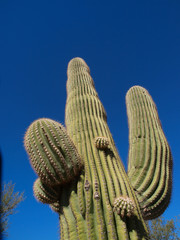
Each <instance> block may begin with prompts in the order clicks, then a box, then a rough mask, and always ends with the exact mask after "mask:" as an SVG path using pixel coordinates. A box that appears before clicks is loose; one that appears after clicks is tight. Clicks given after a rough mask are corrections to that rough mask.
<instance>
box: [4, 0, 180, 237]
mask: <svg viewBox="0 0 180 240" xmlns="http://www.w3.org/2000/svg"><path fill="white" fill-rule="evenodd" d="M0 36H1V37H0V87H1V92H0V97H1V108H0V109H1V118H0V123H1V124H0V125H1V134H0V138H1V139H0V140H1V143H0V144H1V151H2V156H3V181H4V182H9V181H11V180H12V182H13V183H16V187H15V190H16V191H20V192H22V191H24V192H25V196H26V199H25V201H24V202H22V203H21V204H20V205H19V207H18V209H17V210H18V213H17V214H16V215H13V216H12V217H11V218H10V222H11V225H10V229H9V237H8V240H24V239H25V240H32V239H34V240H36V239H43V240H49V239H54V240H55V239H58V235H59V226H58V225H59V223H58V216H57V215H56V214H55V213H53V212H52V211H51V210H50V208H49V207H48V206H46V205H42V204H41V203H38V202H37V201H36V200H35V199H34V197H33V192H32V185H33V182H34V181H35V179H36V175H35V173H34V172H33V170H32V169H31V166H30V164H29V161H28V157H27V155H26V153H25V150H24V148H23V136H24V133H25V131H26V129H27V127H28V126H29V124H30V123H31V122H32V121H33V120H35V119H37V118H41V117H48V118H52V119H54V120H58V121H60V122H61V123H64V109H65V102H66V78H67V77H66V70H67V64H68V62H69V61H70V59H71V58H73V57H77V56H78V57H82V58H84V60H85V61H86V62H87V64H88V65H89V67H90V69H91V74H92V77H93V79H94V81H95V86H96V89H97V91H98V93H99V96H100V99H101V100H102V102H103V104H104V107H105V109H106V111H107V115H108V123H109V126H110V129H111V132H112V134H113V136H114V140H115V142H116V145H117V147H118V150H119V153H120V155H121V158H122V160H123V162H124V164H125V165H126V162H127V155H128V126H127V117H126V108H125V94H126V92H127V90H128V89H129V88H130V87H131V86H133V85H141V86H143V87H145V88H146V89H147V90H148V91H149V92H150V94H151V95H152V97H153V99H154V101H155V102H156V105H157V107H158V112H159V116H160V119H161V122H162V125H163V129H164V132H165V134H166V136H167V139H168V141H169V143H170V146H171V149H172V153H173V157H174V175H173V179H174V185H173V195H172V201H171V204H170V205H169V208H168V209H167V210H166V212H165V214H164V216H165V217H166V218H168V219H170V218H172V217H174V216H177V215H178V214H180V204H179V200H180V177H179V174H180V161H179V156H180V141H179V136H180V2H179V1H178V0H169V1H166V0H156V1H155V0H147V1H129V0H127V1H119V0H117V1H111V2H110V1H94V0H91V1H89V0H88V1H78V0H76V1H65V0H63V1H56V0H54V1H50V0H49V1H47V0H43V1H41V0H36V1H35V0H31V1H24V0H16V1H12V0H11V1H10V0H1V1H0Z"/></svg>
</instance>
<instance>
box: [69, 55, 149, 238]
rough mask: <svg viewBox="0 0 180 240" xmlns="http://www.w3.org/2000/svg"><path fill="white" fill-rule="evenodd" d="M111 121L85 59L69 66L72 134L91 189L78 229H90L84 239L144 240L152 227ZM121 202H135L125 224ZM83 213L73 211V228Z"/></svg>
mask: <svg viewBox="0 0 180 240" xmlns="http://www.w3.org/2000/svg"><path fill="white" fill-rule="evenodd" d="M106 119H107V117H106V112H105V110H104V108H103V106H102V103H101V102H100V100H99V98H98V94H97V92H96V90H95V88H94V83H93V80H92V78H91V76H90V72H89V68H88V66H87V65H86V63H85V62H84V61H83V60H82V59H73V60H72V61H71V62H70V63H69V66H68V81H67V103H66V128H67V132H68V133H69V135H70V136H71V138H72V139H73V141H74V143H75V145H76V146H77V148H78V151H79V152H80V155H81V156H82V159H83V160H84V166H85V168H84V172H85V174H84V175H85V177H84V184H87V183H88V184H89V187H88V189H85V190H84V189H82V190H81V191H83V190H84V207H85V216H84V218H82V220H81V221H82V222H80V221H79V222H77V223H76V225H77V228H78V225H80V226H84V229H83V232H86V233H87V234H86V238H84V239H138V235H139V237H141V238H142V239H143V237H144V238H145V235H146V226H145V223H144V222H143V219H142V216H141V213H140V209H139V206H138V203H137V199H136V197H135V194H134V191H133V189H132V187H131V185H130V183H129V179H128V177H127V174H126V172H125V170H124V166H123V165H122V162H121V160H120V158H119V155H118V153H117V150H116V147H115V144H114V141H113V138H112V136H111V133H110V131H109V128H108V125H107V121H106ZM98 138H106V139H107V141H108V143H109V144H108V146H107V147H105V148H101V147H99V146H97V144H96V143H95V142H96V139H98ZM100 141H101V139H100ZM99 145H101V144H99ZM84 184H81V187H82V188H83V185H84ZM120 196H125V197H128V198H130V199H132V200H133V203H134V205H135V208H134V213H133V215H132V216H131V217H128V216H125V217H124V218H121V217H120V215H118V213H117V211H114V210H113V209H114V202H115V199H116V198H118V197H120ZM80 197H81V196H80ZM76 198H77V199H78V201H79V200H80V201H81V199H80V198H79V194H78V192H77V195H76V194H75V193H74V199H72V201H77V199H76ZM77 209H78V208H77ZM77 209H76V212H75V213H74V212H73V209H72V208H71V207H70V208H69V211H72V214H73V215H74V219H72V222H75V219H76V214H79V215H81V211H80V207H79V209H78V210H77ZM77 212H78V213H77ZM78 238H79V237H78V233H77V239H78ZM82 239H83V238H82Z"/></svg>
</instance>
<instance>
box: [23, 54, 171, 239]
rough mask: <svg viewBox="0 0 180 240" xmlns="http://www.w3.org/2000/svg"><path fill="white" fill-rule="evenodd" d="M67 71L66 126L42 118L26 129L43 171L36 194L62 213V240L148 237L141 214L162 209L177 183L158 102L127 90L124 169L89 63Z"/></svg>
mask: <svg viewBox="0 0 180 240" xmlns="http://www.w3.org/2000/svg"><path fill="white" fill-rule="evenodd" d="M67 75H68V80H67V103H66V111H65V112H66V113H65V123H66V129H65V128H64V127H63V126H62V125H61V124H60V123H58V122H55V121H53V120H50V119H44V118H43V119H39V120H36V121H35V122H33V123H32V124H31V125H30V127H29V128H28V130H27V132H26V135H25V148H26V150H27V152H28V154H29V157H30V160H31V164H32V166H33V168H34V169H35V171H36V172H37V174H38V175H39V178H38V179H37V180H36V181H35V184H34V194H35V197H36V198H37V199H38V200H39V201H41V202H43V203H47V204H50V206H51V208H52V209H53V210H54V211H56V212H57V213H58V214H59V218H60V229H61V239H64V240H67V239H70V240H76V239H77V240H78V239H80V240H85V239H87V240H90V239H92V240H94V239H98V240H99V239H104V240H106V239H109V240H113V239H121V240H124V239H133V240H135V239H148V232H147V228H146V224H145V222H144V220H147V219H153V218H156V217H157V216H159V215H161V214H162V213H163V212H164V210H165V209H166V207H167V206H168V204H169V201H170V196H171V185H172V157H171V151H170V148H169V145H168V143H167V140H166V138H165V136H164V133H163V130H162V127H161V123H160V120H159V117H158V113H157V109H156V106H155V104H154V102H153V100H152V98H151V96H150V95H149V93H148V92H147V90H145V89H144V88H142V87H139V86H135V87H132V88H131V89H130V90H129V91H128V93H127V95H126V104H127V114H128V123H129V161H128V171H127V173H126V172H125V169H124V166H123V164H122V162H121V160H120V157H119V155H118V152H117V150H116V147H115V144H114V141H113V138H112V136H111V133H110V130H109V128H108V125H107V117H106V112H105V110H104V107H103V105H102V103H101V102H100V100H99V98H98V94H97V92H96V90H95V88H94V82H93V80H92V78H91V76H90V70H89V68H88V66H87V64H86V63H85V61H84V60H83V59H81V58H74V59H72V60H71V61H70V62H69V65H68V71H67Z"/></svg>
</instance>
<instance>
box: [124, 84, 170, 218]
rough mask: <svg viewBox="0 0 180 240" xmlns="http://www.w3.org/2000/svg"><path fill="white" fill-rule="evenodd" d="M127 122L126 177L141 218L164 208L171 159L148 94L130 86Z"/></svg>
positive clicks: (127, 101)
mask: <svg viewBox="0 0 180 240" xmlns="http://www.w3.org/2000/svg"><path fill="white" fill-rule="evenodd" d="M126 105H127V113H128V119H129V144H130V146H129V164H128V176H129V179H130V181H131V184H132V186H133V188H134V190H135V192H136V195H137V197H138V200H139V202H140V206H141V209H142V214H143V217H144V219H153V218H156V217H158V216H159V215H161V214H162V213H163V212H164V210H165V209H166V208H167V206H168V204H169V201H170V197H171V189H172V156H171V151H170V147H169V145H168V142H167V140H166V138H165V136H164V133H163V130H162V127H161V123H160V120H159V117H158V113H157V109H156V106H155V104H154V102H153V100H152V98H151V96H150V95H149V93H148V91H147V90H146V89H144V88H142V87H140V86H135V87H132V88H131V89H130V90H129V91H128V93H127V95H126Z"/></svg>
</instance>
